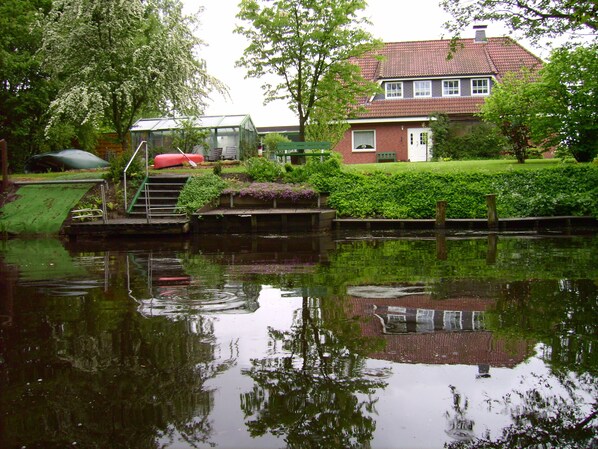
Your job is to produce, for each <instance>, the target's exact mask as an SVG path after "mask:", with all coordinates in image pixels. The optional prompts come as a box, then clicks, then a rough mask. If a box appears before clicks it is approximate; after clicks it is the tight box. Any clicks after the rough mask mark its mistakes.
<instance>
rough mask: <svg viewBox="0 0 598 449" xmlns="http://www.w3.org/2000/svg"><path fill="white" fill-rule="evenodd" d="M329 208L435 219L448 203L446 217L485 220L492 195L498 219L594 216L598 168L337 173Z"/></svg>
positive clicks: (597, 204)
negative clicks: (439, 206)
mask: <svg viewBox="0 0 598 449" xmlns="http://www.w3.org/2000/svg"><path fill="white" fill-rule="evenodd" d="M330 187H331V190H330V198H329V200H328V204H329V205H330V206H331V207H333V208H335V209H336V210H337V212H338V214H339V216H352V217H385V218H418V219H422V218H434V216H435V213H436V202H437V201H440V200H445V201H447V217H448V218H485V217H486V213H487V210H486V195H487V194H491V193H493V194H496V195H497V207H498V215H499V217H503V218H505V217H533V216H554V215H593V216H596V215H597V212H598V167H595V166H594V165H593V164H588V165H585V166H584V165H579V164H578V165H563V166H558V167H556V168H551V169H537V170H526V171H524V172H520V171H505V172H499V173H492V174H487V173H450V174H446V173H445V174H435V173H417V172H415V173H402V174H396V175H388V174H385V173H381V172H375V173H373V174H371V175H363V174H355V173H341V174H339V175H337V176H335V177H334V178H333V180H332V181H331V183H330Z"/></svg>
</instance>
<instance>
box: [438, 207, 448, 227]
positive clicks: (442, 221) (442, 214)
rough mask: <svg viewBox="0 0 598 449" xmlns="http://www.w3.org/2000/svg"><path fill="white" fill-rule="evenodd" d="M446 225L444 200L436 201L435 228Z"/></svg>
mask: <svg viewBox="0 0 598 449" xmlns="http://www.w3.org/2000/svg"><path fill="white" fill-rule="evenodd" d="M445 226H446V201H436V228H437V229H444V227H445Z"/></svg>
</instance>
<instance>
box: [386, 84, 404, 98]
mask: <svg viewBox="0 0 598 449" xmlns="http://www.w3.org/2000/svg"><path fill="white" fill-rule="evenodd" d="M401 97H403V83H386V98H401Z"/></svg>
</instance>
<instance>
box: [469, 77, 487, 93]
mask: <svg viewBox="0 0 598 449" xmlns="http://www.w3.org/2000/svg"><path fill="white" fill-rule="evenodd" d="M489 94H490V80H489V79H488V78H474V79H472V80H471V95H489Z"/></svg>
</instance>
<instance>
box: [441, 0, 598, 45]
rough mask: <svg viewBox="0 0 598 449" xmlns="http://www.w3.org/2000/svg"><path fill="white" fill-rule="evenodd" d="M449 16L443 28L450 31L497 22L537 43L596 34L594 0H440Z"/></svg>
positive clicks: (597, 10) (597, 7) (597, 5)
mask: <svg viewBox="0 0 598 449" xmlns="http://www.w3.org/2000/svg"><path fill="white" fill-rule="evenodd" d="M440 6H441V7H442V8H443V9H444V10H445V11H446V12H448V13H449V14H451V15H452V16H453V20H452V21H449V22H447V23H446V24H445V28H446V29H447V30H449V31H450V32H452V33H454V34H459V32H460V31H462V30H463V29H465V28H466V27H468V26H469V25H470V24H471V23H473V22H485V21H491V22H492V21H498V22H502V23H504V24H505V25H506V26H507V27H508V28H509V29H510V30H511V31H514V32H521V33H522V34H523V35H524V36H525V37H527V38H528V39H530V40H532V41H533V42H537V41H539V40H540V39H542V38H554V37H557V36H562V35H565V34H567V35H577V36H587V35H591V36H594V37H597V36H598V1H596V0H585V1H577V0H473V1H464V0H441V1H440Z"/></svg>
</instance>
